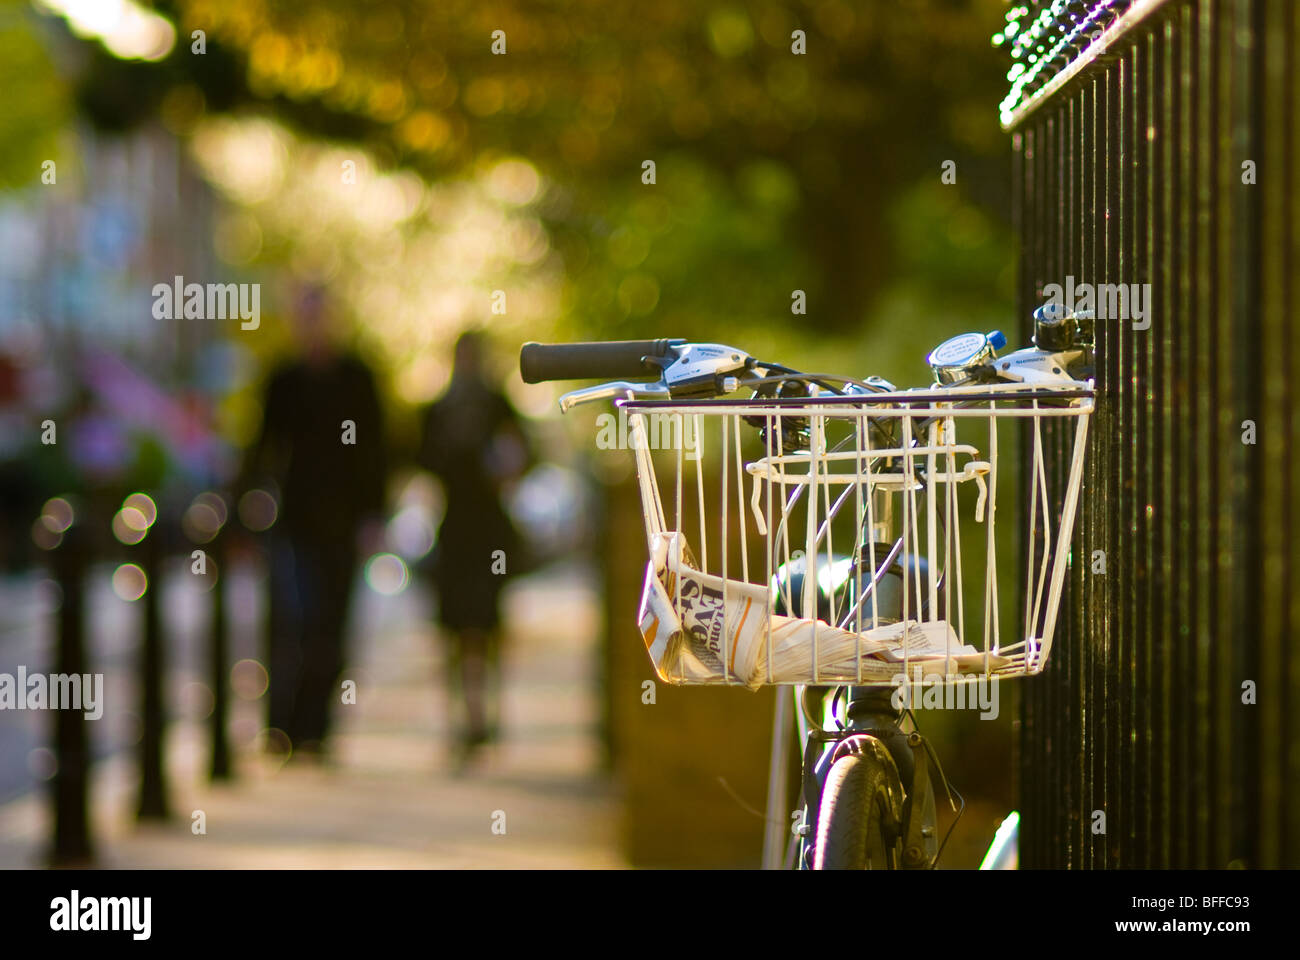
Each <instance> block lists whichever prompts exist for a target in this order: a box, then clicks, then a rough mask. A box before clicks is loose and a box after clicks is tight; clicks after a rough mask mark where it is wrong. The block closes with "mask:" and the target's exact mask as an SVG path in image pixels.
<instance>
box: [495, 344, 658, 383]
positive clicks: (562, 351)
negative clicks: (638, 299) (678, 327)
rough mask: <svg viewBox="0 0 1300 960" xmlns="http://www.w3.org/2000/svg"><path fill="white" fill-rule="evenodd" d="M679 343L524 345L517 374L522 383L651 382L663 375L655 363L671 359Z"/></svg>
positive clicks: (520, 353) (520, 352)
mask: <svg viewBox="0 0 1300 960" xmlns="http://www.w3.org/2000/svg"><path fill="white" fill-rule="evenodd" d="M681 342H682V341H681V340H666V339H665V340H609V341H595V342H588V343H525V344H524V345H523V348H522V349H521V350H520V351H519V373H520V376H522V377H523V379H524V382H525V383H543V382H545V381H547V380H635V379H646V380H654V379H658V377H659V376H660V375H661V373H662V372H663V367H662V365H660V364H656V363H654V362H653V360H654V359H661V358H667V357H669V356H671V352H672V345H673V344H675V343H681Z"/></svg>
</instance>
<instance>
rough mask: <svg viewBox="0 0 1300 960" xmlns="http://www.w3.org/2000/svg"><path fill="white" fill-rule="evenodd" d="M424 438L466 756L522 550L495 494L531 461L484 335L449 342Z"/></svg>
mask: <svg viewBox="0 0 1300 960" xmlns="http://www.w3.org/2000/svg"><path fill="white" fill-rule="evenodd" d="M421 447H422V455H421V460H422V464H423V466H424V467H426V468H427V469H428V470H430V471H432V472H433V473H434V474H436V475H437V476H438V478H439V479H440V480H441V481H442V485H443V489H444V492H445V496H446V512H445V514H444V517H443V521H442V526H441V527H440V528H439V531H438V544H437V552H436V554H435V556H434V562H433V580H434V587H435V590H436V592H437V595H438V619H439V620H440V622H441V624H442V626H443V627H444V629H445V630H446V632H447V634H448V639H449V640H450V641H451V650H450V653H451V657H450V677H451V680H452V683H453V685H458V686H459V690H460V693H461V695H462V697H463V708H464V714H465V715H464V719H463V721H462V724H461V731H460V737H459V745H458V746H459V757H458V759H459V761H460V762H461V763H462V764H463V763H464V762H466V761H468V760H469V758H470V756H471V755H472V754H473V752H474V751H475V750H476V749H477V748H478V747H479V746H481V745H482V744H484V743H486V742H487V741H489V740H490V739H492V737H493V735H494V733H495V726H496V723H495V720H490V719H489V714H490V713H491V714H493V715H495V712H496V709H497V705H496V704H492V705H489V704H488V702H487V701H488V692H489V689H491V690H492V691H494V692H495V691H496V690H497V689H498V687H499V683H498V678H499V642H500V627H501V590H502V587H504V585H505V583H506V579H507V577H508V576H509V575H510V574H511V573H513V572H515V571H516V570H517V568H518V565H519V563H520V559H521V558H520V552H521V549H522V544H521V542H520V540H519V537H518V536H517V534H516V531H515V528H514V526H513V524H512V523H511V522H510V517H509V515H508V513H507V512H506V508H505V506H504V504H503V501H502V495H503V491H504V488H505V487H506V486H507V485H508V484H509V483H510V482H511V481H512V480H514V479H516V478H518V477H519V476H520V475H522V473H523V472H524V470H525V468H526V467H527V465H528V460H529V453H528V446H527V442H526V440H525V435H524V432H523V429H522V427H521V425H520V422H519V417H518V415H517V414H516V413H515V411H514V409H513V408H512V407H511V406H510V402H509V401H508V400H506V398H505V397H504V396H503V395H502V394H501V392H500V390H499V389H497V388H496V387H495V386H493V385H492V384H491V383H490V382H489V381H488V378H487V374H486V370H485V364H484V342H483V338H482V335H481V334H478V333H475V332H469V333H465V334H462V335H461V337H460V339H459V340H458V341H457V342H456V354H455V362H454V366H453V370H452V376H451V383H450V385H449V386H448V387H447V389H446V391H445V392H444V393H443V395H442V396H441V397H440V398H439V399H438V400H437V401H436V402H435V403H434V404H433V405H432V406H430V407H429V409H428V411H427V413H426V414H425V418H424V430H423V442H422V445H421ZM512 565H513V566H512ZM455 705H456V698H455V697H453V709H455Z"/></svg>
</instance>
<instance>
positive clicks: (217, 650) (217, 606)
mask: <svg viewBox="0 0 1300 960" xmlns="http://www.w3.org/2000/svg"><path fill="white" fill-rule="evenodd" d="M208 547H209V549H208V558H209V560H211V561H212V563H213V567H214V569H215V571H216V572H215V576H216V578H217V580H216V583H215V584H213V587H212V627H211V629H212V636H211V637H210V639H209V645H210V649H211V656H212V659H211V663H210V666H211V671H212V672H211V675H210V678H209V679H210V682H211V684H212V771H211V776H212V779H213V780H230V779H232V777H233V774H232V772H231V768H230V740H229V737H228V735H227V733H226V715H227V705H228V703H229V691H230V684H229V669H230V668H229V667H228V665H227V661H228V660H229V658H230V636H229V621H228V620H227V619H226V575H227V572H228V571H227V569H226V549H225V535H224V533H222V532H220V531H219V532H218V533H217V535H216V536H215V537H214V538H213V539H212V542H211V543H210V544H209V545H208Z"/></svg>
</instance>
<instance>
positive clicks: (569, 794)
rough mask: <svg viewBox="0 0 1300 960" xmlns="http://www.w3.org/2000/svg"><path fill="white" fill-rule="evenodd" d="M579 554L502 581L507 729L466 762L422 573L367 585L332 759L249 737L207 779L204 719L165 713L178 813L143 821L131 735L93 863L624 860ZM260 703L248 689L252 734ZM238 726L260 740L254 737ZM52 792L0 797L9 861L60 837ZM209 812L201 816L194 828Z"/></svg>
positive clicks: (240, 713)
mask: <svg viewBox="0 0 1300 960" xmlns="http://www.w3.org/2000/svg"><path fill="white" fill-rule="evenodd" d="M589 582H590V575H589V574H588V575H585V576H584V575H583V573H582V572H581V571H578V570H575V569H573V568H565V569H563V570H553V571H550V572H548V573H544V574H539V575H537V576H535V577H532V578H528V579H526V580H521V581H518V582H517V583H515V584H514V585H512V586H511V588H510V590H509V593H508V607H507V611H508V612H507V616H508V622H509V623H510V624H511V625H512V636H511V640H512V643H511V645H510V647H509V648H508V649H507V652H506V662H505V676H504V681H503V687H504V692H503V721H502V724H503V739H502V742H501V743H500V744H498V745H497V746H495V747H492V748H490V749H489V751H488V753H487V754H486V755H485V756H484V757H483V759H482V762H481V763H479V764H477V765H476V766H474V767H473V768H471V770H470V772H468V773H467V774H465V775H462V776H457V775H455V774H454V773H453V772H452V764H451V760H450V754H449V751H448V746H449V744H448V739H447V736H446V730H447V720H448V710H447V704H446V697H445V693H444V689H443V685H442V683H441V669H442V651H441V648H440V645H439V644H438V643H437V639H438V638H437V637H436V636H435V635H434V631H433V628H431V627H429V626H428V625H427V624H428V621H427V616H426V615H425V612H424V608H425V607H426V606H427V599H426V598H425V597H424V595H423V593H422V591H421V590H420V589H419V586H418V585H412V587H411V588H409V589H408V590H407V591H406V592H405V593H403V594H401V595H399V596H398V597H392V598H389V597H380V596H378V595H377V594H375V593H373V592H372V591H370V590H369V589H367V588H365V587H363V586H362V587H359V588H358V590H359V593H358V597H357V606H358V610H357V613H356V617H355V622H356V623H358V624H363V625H364V627H363V628H362V629H361V630H358V631H356V632H357V633H359V634H360V636H354V640H353V646H352V650H353V651H354V665H353V666H352V667H350V668H349V670H348V671H347V672H346V673H345V675H344V679H353V680H355V681H356V690H357V702H356V704H355V705H342V704H339V705H336V707H335V717H336V720H335V723H336V731H337V736H336V738H335V743H334V755H333V760H332V761H331V762H330V763H329V764H328V765H324V766H321V765H317V764H315V763H313V762H311V761H307V760H292V761H290V762H289V763H288V764H287V765H282V764H280V763H278V762H276V761H273V760H272V759H270V758H268V757H265V756H262V755H260V754H258V753H257V752H256V751H255V750H254V749H253V748H252V746H251V743H244V744H243V745H241V746H240V750H239V762H238V779H237V780H236V781H234V782H233V783H229V784H219V785H213V784H209V783H208V782H207V781H206V778H205V774H204V770H205V766H206V763H207V757H208V748H207V735H208V734H207V729H206V727H205V726H204V725H203V724H202V723H201V722H199V721H197V720H182V721H177V722H174V723H173V724H172V725H171V726H170V727H169V734H168V736H169V740H168V756H169V765H168V774H169V776H170V777H171V801H172V807H173V814H174V816H173V820H172V821H170V822H168V823H165V824H150V825H137V824H136V823H135V822H134V819H133V809H134V807H133V805H134V802H135V789H136V772H135V765H134V757H133V755H132V753H131V752H130V751H125V752H119V753H116V754H114V755H113V756H111V757H108V758H107V759H105V760H102V761H100V762H99V763H98V764H96V766H95V768H94V771H93V778H92V784H93V786H92V790H93V792H92V797H91V808H92V815H93V821H94V837H95V840H96V844H97V849H98V854H99V861H98V862H99V864H100V865H101V866H104V867H110V868H160V867H166V868H340V867H341V868H385V867H389V868H408V867H413V868H453V869H458V868H480V867H488V868H531V867H542V868H545V867H553V868H554V867H558V868H611V867H621V866H625V865H626V864H625V863H624V862H623V860H622V858H621V856H620V853H619V850H618V841H617V814H618V801H617V797H616V796H615V793H614V789H613V787H612V785H611V784H610V783H609V781H608V779H607V778H605V777H604V776H603V775H602V774H601V773H600V772H599V742H598V730H597V727H596V717H597V715H598V695H597V689H596V684H595V681H594V675H595V671H596V669H597V666H598V656H597V649H596V642H597V641H596V637H597V629H598V622H597V611H598V604H597V599H596V597H595V595H594V593H593V592H592V590H591V589H590V586H589ZM260 715H261V702H260V701H251V702H242V703H238V704H237V705H236V709H235V716H234V717H233V718H232V724H231V726H232V729H235V730H240V731H249V732H250V733H251V731H252V729H253V727H254V726H255V725H256V720H257V718H258V717H260ZM236 739H244V740H248V739H249V737H247V736H242V737H237V738H236ZM46 807H47V804H46V802H45V798H44V795H43V793H42V792H41V791H36V792H32V793H29V794H27V795H25V796H23V797H20V798H19V799H16V800H13V801H11V802H9V803H7V804H4V805H0V867H9V868H13V867H25V866H41V865H42V864H41V856H42V852H43V848H44V844H45V843H46V840H47V837H48V836H49V825H48V814H47V809H46ZM196 811H202V813H203V819H204V820H205V828H206V832H205V833H202V834H196V833H195V832H194V823H195V812H196Z"/></svg>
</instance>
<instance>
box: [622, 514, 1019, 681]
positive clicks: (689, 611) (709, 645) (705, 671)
mask: <svg viewBox="0 0 1300 960" xmlns="http://www.w3.org/2000/svg"><path fill="white" fill-rule="evenodd" d="M771 600H772V595H771V592H770V590H768V589H766V588H764V587H761V586H757V585H755V584H752V583H745V582H743V581H740V580H731V579H724V578H722V577H717V576H713V575H712V574H707V573H704V572H703V571H701V570H700V569H699V568H698V566H697V564H696V562H695V558H694V556H693V555H692V554H691V551H690V547H689V545H688V544H687V543H686V540H685V538H684V537H683V536H682V535H681V534H680V533H676V532H667V533H661V534H656V535H655V536H654V537H653V539H652V541H651V558H650V562H649V563H648V564H647V565H646V578H645V587H644V589H643V590H642V594H641V611H640V618H639V622H640V627H641V635H642V637H644V639H645V644H646V647H647V649H648V650H649V651H650V659H651V660H652V661H653V663H654V665H655V670H656V671H657V672H658V674H659V676H660V678H661V679H663V680H664V681H666V682H668V683H679V684H689V683H707V682H710V681H713V682H719V681H722V682H727V681H729V682H733V683H735V682H739V683H744V684H746V685H747V686H749V687H751V688H754V689H757V688H758V687H760V686H762V685H763V684H765V683H813V682H818V683H836V682H842V683H853V682H858V681H859V680H860V681H861V682H867V683H882V682H883V683H888V682H890V681H892V680H893V679H894V678H895V677H896V676H898V675H899V674H901V673H903V666H902V662H903V661H904V659H906V660H907V661H909V662H910V663H917V662H922V663H925V662H928V663H929V664H930V665H932V666H933V667H934V670H933V672H935V673H945V672H951V673H955V674H966V673H980V672H983V671H984V670H985V669H986V664H987V666H988V667H991V668H992V669H997V668H998V667H1000V666H1004V665H1006V664H1007V663H1009V661H1008V660H1007V659H1006V658H1004V657H998V656H990V657H987V658H986V656H985V654H983V653H980V652H979V651H978V650H976V648H975V647H973V646H970V645H968V644H962V643H960V642H959V641H958V638H957V635H956V632H955V631H954V630H953V629H952V627H951V625H949V624H948V623H947V622H946V621H942V620H941V621H935V622H927V623H918V622H917V621H915V620H909V621H906V622H903V623H891V624H882V625H880V626H879V627H876V628H874V629H869V630H864V631H863V632H862V633H860V634H859V633H855V632H853V631H852V630H841V629H840V628H839V627H835V626H832V625H831V624H829V623H826V622H825V621H822V620H813V619H810V618H807V617H787V616H782V615H780V614H776V613H770V612H769V607H770V604H771ZM769 629H770V634H771V635H770V640H769ZM769 649H770V652H771V657H770V660H769V656H768V653H769Z"/></svg>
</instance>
